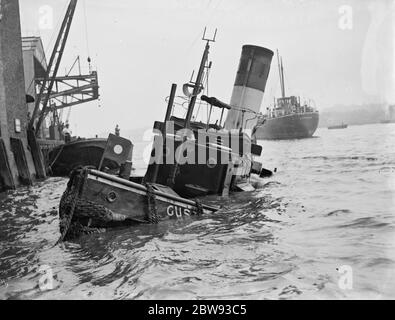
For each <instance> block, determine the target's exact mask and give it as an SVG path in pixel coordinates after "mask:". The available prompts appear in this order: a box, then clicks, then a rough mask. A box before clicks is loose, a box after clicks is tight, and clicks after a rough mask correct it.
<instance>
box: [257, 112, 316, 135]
mask: <svg viewBox="0 0 395 320" xmlns="http://www.w3.org/2000/svg"><path fill="white" fill-rule="evenodd" d="M318 122H319V114H318V112H310V113H303V114H291V115H287V116H282V117H277V118H272V119H266V121H265V122H264V123H263V124H262V125H260V126H257V128H256V133H255V137H256V138H257V139H258V140H280V139H303V138H310V137H312V136H313V134H314V133H315V131H316V130H317V127H318Z"/></svg>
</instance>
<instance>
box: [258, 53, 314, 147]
mask: <svg viewBox="0 0 395 320" xmlns="http://www.w3.org/2000/svg"><path fill="white" fill-rule="evenodd" d="M277 60H278V69H279V75H280V84H281V93H282V96H281V98H278V99H277V101H276V100H275V101H274V105H273V107H272V108H268V109H267V113H266V114H265V115H261V116H259V119H258V124H257V125H256V127H255V128H254V130H253V135H254V137H255V138H256V139H257V140H280V139H302V138H310V137H312V136H313V134H314V132H315V131H316V130H317V127H318V122H319V112H318V111H317V110H316V108H315V107H312V106H311V104H310V102H304V103H303V104H302V103H301V102H300V97H296V96H290V97H286V95H285V83H284V67H283V62H282V59H281V60H280V56H279V53H278V51H277Z"/></svg>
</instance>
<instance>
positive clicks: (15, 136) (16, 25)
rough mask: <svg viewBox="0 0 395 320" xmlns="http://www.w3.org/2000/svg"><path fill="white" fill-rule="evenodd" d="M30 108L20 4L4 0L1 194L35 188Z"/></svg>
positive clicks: (0, 6) (0, 19)
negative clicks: (29, 135)
mask: <svg viewBox="0 0 395 320" xmlns="http://www.w3.org/2000/svg"><path fill="white" fill-rule="evenodd" d="M27 126H28V109H27V100H26V91H25V75H24V66H23V54H22V43H21V27H20V14H19V1H17V0H1V1H0V191H4V190H6V189H14V188H16V187H18V186H19V185H31V184H32V183H33V181H34V179H35V176H36V171H35V166H34V162H33V157H32V154H31V153H30V151H29V148H28V140H27V131H26V128H27Z"/></svg>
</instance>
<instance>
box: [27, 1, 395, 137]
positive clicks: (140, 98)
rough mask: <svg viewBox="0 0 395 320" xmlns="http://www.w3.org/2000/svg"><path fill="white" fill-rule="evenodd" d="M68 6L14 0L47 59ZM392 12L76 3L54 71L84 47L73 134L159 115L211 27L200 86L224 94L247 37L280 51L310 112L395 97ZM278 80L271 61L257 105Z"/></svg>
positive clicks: (280, 5) (128, 125) (366, 4)
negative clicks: (89, 92)
mask: <svg viewBox="0 0 395 320" xmlns="http://www.w3.org/2000/svg"><path fill="white" fill-rule="evenodd" d="M68 3H69V1H68V0H20V8H21V20H22V21H21V23H22V33H23V35H41V37H42V39H43V43H44V47H45V48H46V50H47V58H48V59H49V56H50V52H51V50H52V48H53V45H54V40H55V38H56V35H57V32H58V30H59V27H60V22H61V20H62V19H63V16H64V13H65V10H66V7H67V5H68ZM45 6H49V7H50V8H52V12H53V19H52V20H53V23H52V28H51V26H50V25H51V23H50V21H51V17H49V18H48V16H47V14H48V12H49V11H48V7H45ZM394 9H395V4H394V1H393V0H354V1H352V0H341V1H338V0H331V1H328V0H144V1H135V0H112V1H110V0H79V1H78V7H77V10H76V14H75V17H74V20H73V25H72V30H71V33H70V36H69V40H68V43H67V47H66V51H65V55H64V59H63V64H62V68H61V72H63V73H64V70H65V69H66V68H68V67H70V66H71V64H72V62H73V60H74V59H75V58H76V56H78V55H80V56H81V58H82V59H83V61H84V62H85V61H86V58H87V56H88V54H89V55H90V56H91V57H92V60H93V65H94V67H95V68H97V70H98V74H99V84H100V94H101V101H100V102H94V103H89V104H86V105H80V106H76V107H74V108H73V110H72V113H71V119H70V121H71V123H72V125H71V127H72V129H73V133H74V134H77V135H81V136H93V135H95V134H96V133H102V132H106V131H109V130H111V131H112V130H113V128H115V125H116V124H119V125H120V127H121V129H124V130H126V129H133V128H142V127H147V126H148V127H149V126H152V124H153V121H154V120H162V118H164V114H165V109H166V103H165V102H164V99H165V97H166V96H168V95H169V91H170V86H171V84H172V83H173V82H174V83H177V84H178V85H179V90H180V88H181V86H182V84H183V83H185V82H188V81H189V78H190V76H191V73H192V70H193V69H195V70H197V69H198V65H199V62H200V59H201V54H202V51H203V49H204V43H203V42H202V41H201V40H200V39H201V36H202V33H203V30H204V27H205V26H207V28H208V31H209V32H213V31H214V30H215V28H218V35H217V42H216V43H215V44H213V45H212V47H211V55H210V59H211V60H212V61H213V68H212V71H211V77H210V82H209V86H210V87H209V89H210V95H213V96H216V97H218V98H219V99H221V100H223V101H226V102H229V100H230V97H231V93H232V89H233V83H234V79H235V75H236V69H237V66H238V63H239V58H240V54H241V48H242V46H243V45H244V44H254V45H259V46H264V47H267V48H269V49H272V50H273V51H275V50H276V49H279V50H280V54H281V55H282V56H283V60H284V68H285V80H286V90H287V94H294V95H301V96H303V97H309V98H311V99H313V100H314V101H315V102H316V105H317V107H318V109H319V110H324V109H325V108H328V107H331V106H334V105H336V104H360V103H373V102H385V101H386V102H389V103H395V95H394V90H393V88H394V87H395V81H394V75H395V72H394V62H393V60H394V59H393V57H394V48H393V45H394V43H395V42H394V34H395V32H394V28H395V26H394V21H395V19H394V11H395V10H394ZM278 79H279V78H278V73H277V66H276V60H273V63H272V68H271V73H270V76H269V81H268V84H267V87H266V93H265V100H264V103H263V106H262V110H263V109H265V108H266V106H268V105H269V104H270V103H271V102H272V100H273V97H274V96H279V94H280V86H279V80H278ZM178 93H179V94H181V90H180V91H179V92H178Z"/></svg>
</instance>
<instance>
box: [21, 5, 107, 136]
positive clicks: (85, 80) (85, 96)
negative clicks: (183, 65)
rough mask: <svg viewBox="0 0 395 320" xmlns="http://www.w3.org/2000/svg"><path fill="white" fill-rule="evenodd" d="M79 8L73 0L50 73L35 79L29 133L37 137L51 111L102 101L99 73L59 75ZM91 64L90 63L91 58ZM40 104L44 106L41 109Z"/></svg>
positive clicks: (53, 54)
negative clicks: (30, 131) (36, 92)
mask: <svg viewBox="0 0 395 320" xmlns="http://www.w3.org/2000/svg"><path fill="white" fill-rule="evenodd" d="M76 6H77V0H71V1H70V3H69V6H68V8H67V11H66V14H65V17H64V19H63V22H62V26H61V28H60V31H59V34H58V37H57V39H56V43H55V47H54V49H53V51H52V54H51V58H50V60H49V63H48V68H47V72H46V74H45V76H44V77H43V78H37V79H35V81H36V85H37V87H38V88H39V92H38V94H37V98H36V101H35V106H34V111H33V114H32V116H31V119H30V123H29V130H34V133H35V136H36V137H37V136H38V135H39V133H40V128H41V125H42V123H43V121H44V119H45V117H46V116H47V115H48V113H49V112H54V113H56V112H57V111H58V110H60V109H63V108H67V107H71V106H74V105H77V104H81V103H86V102H89V101H93V100H96V99H98V98H99V85H98V78H97V72H96V71H90V74H88V75H82V74H81V72H80V74H79V75H76V76H69V75H66V76H58V70H59V66H60V63H61V60H62V56H63V53H64V50H65V47H66V42H67V38H68V35H69V32H70V27H71V24H72V21H73V17H74V12H75V9H76ZM88 61H89V62H90V58H88ZM40 105H42V107H41V110H40ZM55 118H57V117H55Z"/></svg>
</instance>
